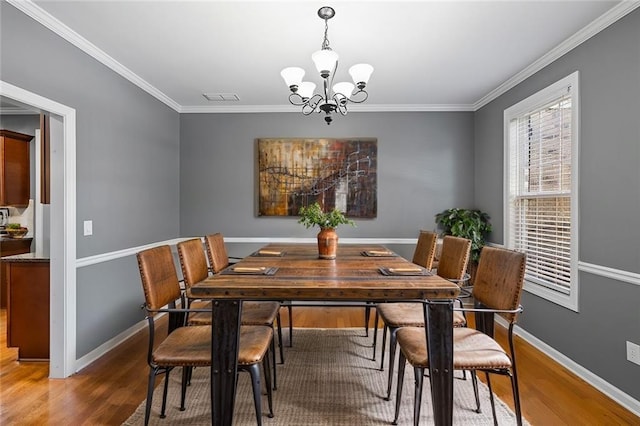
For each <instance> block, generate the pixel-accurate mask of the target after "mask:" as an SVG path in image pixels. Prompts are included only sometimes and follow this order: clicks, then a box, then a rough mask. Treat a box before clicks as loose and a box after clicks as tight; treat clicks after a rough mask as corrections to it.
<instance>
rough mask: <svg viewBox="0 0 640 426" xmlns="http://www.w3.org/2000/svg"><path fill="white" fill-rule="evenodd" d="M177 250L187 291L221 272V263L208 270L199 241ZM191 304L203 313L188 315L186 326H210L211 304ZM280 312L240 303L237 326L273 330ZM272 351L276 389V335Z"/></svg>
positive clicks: (189, 302)
mask: <svg viewBox="0 0 640 426" xmlns="http://www.w3.org/2000/svg"><path fill="white" fill-rule="evenodd" d="M176 247H177V249H178V257H179V258H180V266H181V268H182V277H183V278H184V284H185V287H186V288H187V289H188V288H190V287H191V286H193V285H195V284H197V283H199V282H200V281H202V280H204V279H206V278H207V277H208V276H209V270H210V269H211V270H213V271H216V273H217V272H220V270H222V269H224V268H221V267H220V265H221V264H220V263H218V264H216V267H215V268H213V267H212V268H209V267H208V266H207V256H206V252H205V249H204V247H203V245H202V241H201V240H200V239H199V238H193V239H191V240H186V241H182V242H180V243H178V244H177V245H176ZM225 252H226V251H225ZM226 266H228V262H227V265H226ZM226 266H225V267H226ZM194 303H195V304H196V305H197V306H198V308H200V309H201V310H203V312H196V313H193V314H189V316H188V318H187V320H186V324H188V325H211V302H202V301H197V300H195V301H194V300H193V299H190V298H187V307H190V306H194ZM279 309H280V305H279V304H278V303H277V302H243V303H242V315H241V317H240V323H241V325H264V326H268V327H271V328H274V322H275V321H276V319H277V317H278V311H279ZM271 350H272V353H273V388H274V389H277V373H276V362H275V356H276V355H275V334H274V335H273V340H272V348H271Z"/></svg>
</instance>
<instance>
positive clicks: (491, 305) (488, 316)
mask: <svg viewBox="0 0 640 426" xmlns="http://www.w3.org/2000/svg"><path fill="white" fill-rule="evenodd" d="M525 262H526V256H525V254H524V253H519V252H515V251H512V250H507V249H502V248H495V247H486V246H485V247H484V248H483V249H482V253H481V256H480V263H479V265H478V273H477V275H476V278H475V282H474V288H473V293H472V296H473V299H474V307H473V308H464V307H463V308H455V309H457V310H461V311H468V312H473V313H474V314H475V319H476V320H475V323H476V328H475V329H472V328H467V327H462V328H454V329H453V369H454V370H471V371H472V374H471V378H472V383H473V387H474V393H475V398H476V406H477V408H476V411H478V412H480V399H479V397H478V384H477V377H476V373H475V370H480V371H484V372H485V375H486V380H487V385H488V387H489V394H490V399H491V410H492V414H493V420H494V423H496V412H495V402H494V396H493V391H492V389H491V379H490V376H489V373H493V374H501V375H507V376H509V378H510V379H511V386H512V390H513V398H514V405H515V411H516V417H517V422H518V425H522V410H521V406H520V394H519V390H518V376H517V372H516V355H515V349H514V345H513V327H514V325H515V323H516V320H517V317H518V314H519V313H520V312H522V306H521V305H520V298H521V295H522V286H523V282H524V273H525ZM428 304H429V302H428V301H426V302H424V303H423V306H422V309H423V320H424V319H426V317H427V316H426V315H427V312H426V310H427V305H428ZM496 313H497V314H498V315H501V316H502V317H503V318H504V319H505V320H506V321H507V322H508V323H509V327H508V331H507V337H508V342H509V353H507V352H506V351H505V350H504V349H503V348H502V347H501V346H500V344H499V343H498V342H496V341H495V340H494V339H493V331H494V315H495V314H496ZM426 330H427V329H426V328H424V327H422V328H421V327H403V328H400V329H399V330H398V331H397V342H398V345H399V346H400V361H399V367H398V388H397V393H396V408H395V416H394V420H393V424H397V420H398V416H399V413H400V402H401V399H402V386H403V379H404V369H405V365H406V361H408V362H409V363H410V364H411V365H412V366H413V368H414V375H415V380H416V382H415V405H414V425H417V424H418V421H419V418H420V405H421V399H422V382H423V376H424V370H425V369H428V368H429V359H428V355H427V353H428V352H427V351H428V348H427V331H426ZM496 424H497V423H496Z"/></svg>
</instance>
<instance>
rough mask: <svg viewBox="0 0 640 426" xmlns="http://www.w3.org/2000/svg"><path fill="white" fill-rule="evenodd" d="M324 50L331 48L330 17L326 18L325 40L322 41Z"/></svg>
mask: <svg viewBox="0 0 640 426" xmlns="http://www.w3.org/2000/svg"><path fill="white" fill-rule="evenodd" d="M322 50H331V47H330V46H329V19H327V18H324V40H323V41H322Z"/></svg>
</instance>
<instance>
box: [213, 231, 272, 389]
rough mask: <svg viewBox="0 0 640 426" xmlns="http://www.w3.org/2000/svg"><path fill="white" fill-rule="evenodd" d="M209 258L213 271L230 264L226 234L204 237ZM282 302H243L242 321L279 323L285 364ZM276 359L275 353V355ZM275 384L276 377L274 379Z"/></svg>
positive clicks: (218, 270)
mask: <svg viewBox="0 0 640 426" xmlns="http://www.w3.org/2000/svg"><path fill="white" fill-rule="evenodd" d="M204 243H205V247H206V249H207V258H208V259H209V265H210V267H211V272H213V273H214V274H217V273H219V272H220V271H222V270H223V269H224V268H226V267H228V266H229V265H230V262H229V255H228V254H227V247H226V245H225V243H224V236H223V235H222V234H221V233H219V232H218V233H215V234H209V235H206V236H205V237H204ZM280 306H281V304H280V302H243V304H242V311H243V316H242V321H243V324H245V325H270V326H273V324H274V320H275V321H276V324H277V332H278V347H279V349H280V364H284V350H283V348H282V324H281V321H280ZM274 359H275V355H274ZM274 386H275V379H274Z"/></svg>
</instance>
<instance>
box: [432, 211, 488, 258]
mask: <svg viewBox="0 0 640 426" xmlns="http://www.w3.org/2000/svg"><path fill="white" fill-rule="evenodd" d="M489 219H491V218H490V217H489V215H488V214H487V213H484V212H482V211H480V210H477V209H474V210H471V209H459V208H452V209H447V210H445V211H443V212H441V213H438V214H436V224H438V226H440V227H441V228H442V229H443V232H444V234H445V235H453V236H454V237H462V238H467V239H469V240H471V260H473V261H474V262H476V263H477V262H478V259H479V258H480V250H482V247H483V246H484V244H485V237H486V236H487V234H488V233H489V232H491V223H490V222H489Z"/></svg>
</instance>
